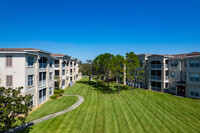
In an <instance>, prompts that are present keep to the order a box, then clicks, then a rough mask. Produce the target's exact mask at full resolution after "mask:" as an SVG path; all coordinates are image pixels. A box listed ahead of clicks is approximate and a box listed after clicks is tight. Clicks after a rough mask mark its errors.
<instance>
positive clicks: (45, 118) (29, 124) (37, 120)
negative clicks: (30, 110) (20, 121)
mask: <svg viewBox="0 0 200 133" xmlns="http://www.w3.org/2000/svg"><path fill="white" fill-rule="evenodd" d="M63 96H77V97H78V102H76V103H75V104H73V105H72V106H71V107H69V108H67V109H64V110H62V111H59V112H56V113H54V114H50V115H47V116H45V117H42V118H39V119H36V120H34V121H31V122H29V123H27V124H25V125H21V126H19V127H16V128H14V129H11V130H9V131H8V132H7V133H13V132H18V131H21V130H23V129H24V128H27V127H30V126H33V125H35V124H38V123H40V122H43V121H46V120H48V119H51V118H54V117H56V116H59V115H62V114H64V113H67V112H69V111H71V110H74V109H75V108H77V107H78V106H79V105H81V104H82V103H83V102H84V101H85V99H84V98H83V97H82V96H80V95H75V94H64V95H63Z"/></svg>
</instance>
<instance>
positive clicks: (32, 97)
mask: <svg viewBox="0 0 200 133" xmlns="http://www.w3.org/2000/svg"><path fill="white" fill-rule="evenodd" d="M33 101H34V95H31V99H30V101H29V102H28V106H29V107H30V106H31V105H33V106H34V102H33Z"/></svg>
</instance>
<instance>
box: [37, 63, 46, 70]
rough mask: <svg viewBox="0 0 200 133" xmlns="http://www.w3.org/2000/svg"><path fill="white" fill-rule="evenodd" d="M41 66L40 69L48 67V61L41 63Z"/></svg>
mask: <svg viewBox="0 0 200 133" xmlns="http://www.w3.org/2000/svg"><path fill="white" fill-rule="evenodd" d="M39 68H40V69H46V68H47V63H39Z"/></svg>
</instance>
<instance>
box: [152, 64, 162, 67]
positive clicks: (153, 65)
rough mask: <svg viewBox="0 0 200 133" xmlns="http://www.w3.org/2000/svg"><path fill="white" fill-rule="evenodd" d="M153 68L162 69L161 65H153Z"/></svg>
mask: <svg viewBox="0 0 200 133" xmlns="http://www.w3.org/2000/svg"><path fill="white" fill-rule="evenodd" d="M151 68H161V64H151Z"/></svg>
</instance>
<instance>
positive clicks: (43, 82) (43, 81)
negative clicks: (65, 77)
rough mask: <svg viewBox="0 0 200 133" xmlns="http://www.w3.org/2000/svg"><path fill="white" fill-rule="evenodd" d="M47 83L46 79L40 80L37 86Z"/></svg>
mask: <svg viewBox="0 0 200 133" xmlns="http://www.w3.org/2000/svg"><path fill="white" fill-rule="evenodd" d="M46 84H47V81H46V80H41V81H39V86H44V85H46Z"/></svg>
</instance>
